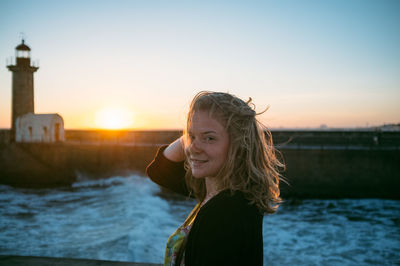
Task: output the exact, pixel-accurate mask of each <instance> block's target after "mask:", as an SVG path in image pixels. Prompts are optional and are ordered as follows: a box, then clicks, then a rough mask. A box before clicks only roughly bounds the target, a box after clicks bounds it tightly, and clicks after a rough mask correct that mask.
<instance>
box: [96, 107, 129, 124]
mask: <svg viewBox="0 0 400 266" xmlns="http://www.w3.org/2000/svg"><path fill="white" fill-rule="evenodd" d="M95 122H96V126H97V127H99V128H103V129H127V128H131V127H133V122H134V121H133V112H131V111H129V110H125V109H121V108H112V107H109V108H104V109H102V110H100V111H98V112H97V113H96V121H95Z"/></svg>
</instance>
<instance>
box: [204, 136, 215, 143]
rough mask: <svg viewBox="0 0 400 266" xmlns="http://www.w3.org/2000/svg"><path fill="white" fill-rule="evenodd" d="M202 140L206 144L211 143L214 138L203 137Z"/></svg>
mask: <svg viewBox="0 0 400 266" xmlns="http://www.w3.org/2000/svg"><path fill="white" fill-rule="evenodd" d="M204 140H205V141H206V142H210V141H213V140H214V138H213V137H205V138H204Z"/></svg>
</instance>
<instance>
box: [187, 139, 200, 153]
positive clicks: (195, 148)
mask: <svg viewBox="0 0 400 266" xmlns="http://www.w3.org/2000/svg"><path fill="white" fill-rule="evenodd" d="M200 151H201V145H199V142H198V140H196V139H194V140H192V141H191V142H190V145H189V152H190V153H199V152H200Z"/></svg>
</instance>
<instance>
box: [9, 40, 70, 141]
mask: <svg viewBox="0 0 400 266" xmlns="http://www.w3.org/2000/svg"><path fill="white" fill-rule="evenodd" d="M30 51H31V48H29V46H27V45H26V44H25V41H24V40H22V42H21V44H19V45H18V46H17V47H15V58H16V60H15V65H12V64H11V65H8V66H7V68H8V69H9V70H10V71H11V72H12V107H11V109H12V110H11V135H10V141H11V142H41V143H43V142H47V143H52V142H60V141H64V140H65V135H64V120H63V118H62V117H61V116H60V115H59V114H35V108H34V98H33V95H34V93H33V92H34V88H33V73H35V72H36V71H37V70H38V69H39V67H37V66H34V65H31V57H30Z"/></svg>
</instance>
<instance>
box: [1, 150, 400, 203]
mask: <svg viewBox="0 0 400 266" xmlns="http://www.w3.org/2000/svg"><path fill="white" fill-rule="evenodd" d="M157 148H158V146H157V145H131V144H73V143H68V142H67V143H58V144H17V143H14V144H7V145H4V144H3V145H0V183H2V184H9V185H14V186H24V187H42V186H46V187H49V186H66V185H70V184H71V183H73V182H75V181H76V179H77V176H78V174H83V175H84V176H86V177H91V178H102V177H109V176H113V175H128V174H130V173H138V174H141V175H143V174H144V170H145V167H146V165H148V164H149V163H150V162H151V160H152V159H153V156H154V154H155V152H156V150H157ZM281 152H282V156H283V159H284V161H285V162H286V165H287V170H286V172H284V173H283V175H284V176H285V177H286V179H287V180H288V182H289V183H290V186H288V185H286V184H285V183H281V189H282V194H283V196H284V197H292V196H293V197H314V198H315V197H320V198H328V197H380V198H400V194H399V193H398V191H399V190H400V150H399V149H380V148H375V149H370V148H369V149H309V148H303V149H301V148H285V149H284V148H282V149H281Z"/></svg>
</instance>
